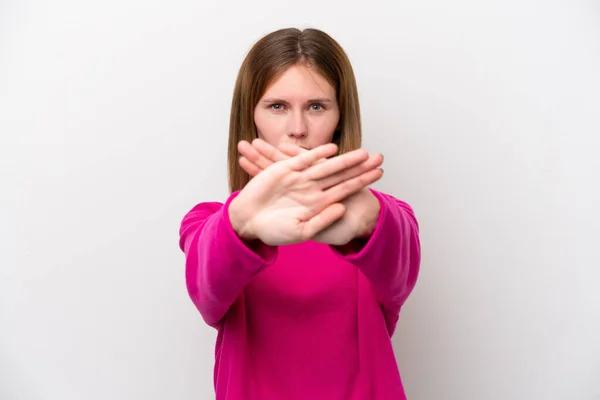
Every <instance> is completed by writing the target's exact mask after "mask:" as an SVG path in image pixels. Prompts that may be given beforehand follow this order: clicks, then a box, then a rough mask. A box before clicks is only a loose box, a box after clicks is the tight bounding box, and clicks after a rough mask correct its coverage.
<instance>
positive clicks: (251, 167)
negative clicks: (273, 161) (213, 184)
mask: <svg viewBox="0 0 600 400" xmlns="http://www.w3.org/2000/svg"><path fill="white" fill-rule="evenodd" d="M239 164H240V167H242V169H243V170H244V171H246V172H247V173H248V175H250V176H252V177H254V176H256V175H258V174H259V173H260V172H261V171H262V169H260V168H259V167H257V166H256V164H254V163H252V162H251V161H249V160H248V159H247V158H246V157H240V159H239Z"/></svg>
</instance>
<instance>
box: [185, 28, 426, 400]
mask: <svg viewBox="0 0 600 400" xmlns="http://www.w3.org/2000/svg"><path fill="white" fill-rule="evenodd" d="M360 146H361V126H360V108H359V101H358V94H357V88H356V82H355V78H354V74H353V71H352V67H351V65H350V62H349V60H348V58H347V56H346V54H345V52H344V51H343V49H342V48H341V47H340V46H339V45H338V43H337V42H336V41H335V40H333V39H332V38H331V37H330V36H328V35H327V34H326V33H324V32H322V31H319V30H316V29H306V30H302V31H300V30H297V29H282V30H278V31H275V32H272V33H270V34H268V35H266V36H265V37H263V38H262V39H260V40H259V41H258V42H257V43H256V44H255V45H254V47H253V48H252V49H251V50H250V52H249V53H248V55H247V57H246V58H245V60H244V62H243V64H242V66H241V68H240V71H239V75H238V79H237V82H236V85H235V91H234V95H233V101H232V107H231V119H230V130H229V154H228V156H229V184H230V191H231V194H230V196H229V197H228V199H227V200H226V201H225V202H224V203H219V202H204V203H200V204H198V205H196V206H195V207H194V208H193V209H192V210H191V211H189V212H188V213H187V214H186V215H185V217H184V218H183V221H182V224H181V229H180V247H181V249H182V251H183V252H184V253H185V257H186V282H187V289H188V292H189V295H190V297H191V299H192V301H193V303H194V304H195V306H196V307H197V309H198V311H199V312H200V315H201V316H202V318H203V319H204V321H205V322H206V323H207V324H208V325H210V326H212V327H214V328H216V329H217V330H218V336H217V343H216V352H215V372H214V385H215V391H216V398H217V400H225V399H228V400H241V399H244V400H246V399H257V400H270V399H277V400H293V399H302V400H308V399H311V400H316V399H327V400H337V399H339V400H369V399H374V400H382V399H394V400H399V399H404V398H405V393H404V389H403V385H402V381H401V378H400V374H399V371H398V367H397V364H396V359H395V356H394V351H393V348H392V343H391V337H392V335H393V333H394V330H395V327H396V323H397V321H398V317H399V313H400V309H401V307H402V305H403V304H404V302H405V300H406V299H407V297H408V296H409V294H410V293H411V291H412V290H413V288H414V286H415V283H416V280H417V275H418V271H419V266H420V257H421V256H420V244H419V236H418V235H419V234H418V224H417V221H416V219H415V216H414V213H413V211H412V209H411V207H410V206H409V205H408V204H406V203H405V202H403V201H401V200H398V199H396V198H394V197H392V196H391V195H389V194H385V193H381V192H379V191H376V190H373V189H371V188H369V187H368V185H370V184H372V183H373V182H376V181H377V180H378V179H380V178H381V176H382V173H383V171H382V170H381V168H380V166H381V165H382V162H383V158H382V156H381V155H380V154H369V153H368V152H366V151H365V150H363V149H361V148H360Z"/></svg>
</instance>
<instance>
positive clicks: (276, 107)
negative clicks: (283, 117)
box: [271, 104, 283, 111]
mask: <svg viewBox="0 0 600 400" xmlns="http://www.w3.org/2000/svg"><path fill="white" fill-rule="evenodd" d="M271 109H272V110H275V111H280V110H283V104H271Z"/></svg>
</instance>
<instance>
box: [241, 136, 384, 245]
mask: <svg viewBox="0 0 600 400" xmlns="http://www.w3.org/2000/svg"><path fill="white" fill-rule="evenodd" d="M238 150H239V152H240V154H241V155H242V156H241V158H240V159H239V164H240V166H241V167H242V168H243V169H244V170H245V171H246V172H247V173H248V174H249V175H250V176H252V177H253V179H251V180H250V182H248V184H247V185H246V186H245V187H244V189H242V190H241V191H240V193H239V194H238V195H237V196H236V197H235V198H234V199H233V200H232V202H231V203H230V206H229V218H230V220H231V224H232V226H233V228H234V230H235V231H236V232H237V234H238V235H239V236H240V237H241V238H242V239H244V240H257V239H258V240H260V241H262V242H263V243H265V244H268V245H273V246H278V245H286V244H293V243H299V242H303V241H306V240H314V241H317V242H322V243H328V244H331V245H335V246H343V245H346V244H348V243H349V242H350V241H352V240H353V239H356V238H365V237H367V236H368V235H369V234H370V233H371V232H372V231H373V229H374V226H375V224H376V222H377V217H378V215H379V201H378V200H377V198H375V196H374V195H373V194H372V193H371V192H370V191H369V190H368V186H369V185H370V184H372V183H373V182H376V181H378V180H379V179H380V178H381V176H382V174H383V170H382V169H380V168H379V167H380V165H381V164H382V163H383V157H382V156H381V155H380V154H372V155H370V154H369V153H368V152H367V151H366V150H364V149H358V150H354V151H351V152H348V153H345V154H341V155H337V156H335V154H336V153H337V146H336V145H335V144H333V143H328V144H325V145H322V146H319V147H316V148H314V149H311V150H306V149H303V148H301V147H298V146H295V145H291V144H284V145H281V146H280V147H279V148H275V147H274V146H272V145H270V144H268V143H267V142H265V141H264V140H261V139H255V140H254V141H253V142H252V143H249V142H247V141H241V142H240V143H239V144H238Z"/></svg>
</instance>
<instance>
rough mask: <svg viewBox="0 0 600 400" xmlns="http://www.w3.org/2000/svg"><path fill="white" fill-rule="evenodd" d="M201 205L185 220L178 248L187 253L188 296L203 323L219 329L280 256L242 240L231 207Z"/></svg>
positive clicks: (264, 247)
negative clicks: (248, 288)
mask: <svg viewBox="0 0 600 400" xmlns="http://www.w3.org/2000/svg"><path fill="white" fill-rule="evenodd" d="M238 193H239V192H235V193H233V194H232V195H231V196H230V197H229V198H228V199H227V201H226V202H225V204H221V203H201V204H198V205H197V206H195V207H194V208H193V209H192V210H190V211H189V212H188V213H187V214H186V215H185V216H184V218H183V220H182V222H181V227H180V230H179V237H180V239H179V247H180V249H181V250H182V251H183V252H184V254H185V278H186V286H187V290H188V294H189V296H190V298H191V300H192V302H193V303H194V305H195V306H196V308H197V309H198V311H199V312H200V314H201V316H202V318H203V319H204V321H205V322H206V323H207V324H208V325H210V326H212V327H215V328H216V327H217V326H218V325H219V323H220V321H221V319H222V318H223V317H224V316H225V314H226V313H227V311H228V310H229V308H230V307H231V305H232V304H233V303H234V302H235V300H236V299H237V298H238V296H239V295H240V294H241V292H242V291H243V289H244V287H245V286H246V285H247V284H248V283H249V282H250V281H251V280H252V278H253V277H254V276H256V274H258V273H259V272H260V271H261V270H262V269H263V268H265V267H267V266H268V265H271V264H272V263H273V262H274V261H275V258H276V257H277V247H273V246H267V245H265V244H264V243H262V242H259V241H256V242H252V243H247V242H245V241H243V240H242V239H240V237H239V236H238V235H237V234H236V232H235V230H234V229H233V227H232V226H231V221H230V219H229V204H230V203H231V200H233V198H235V196H236V195H237V194H238Z"/></svg>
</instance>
